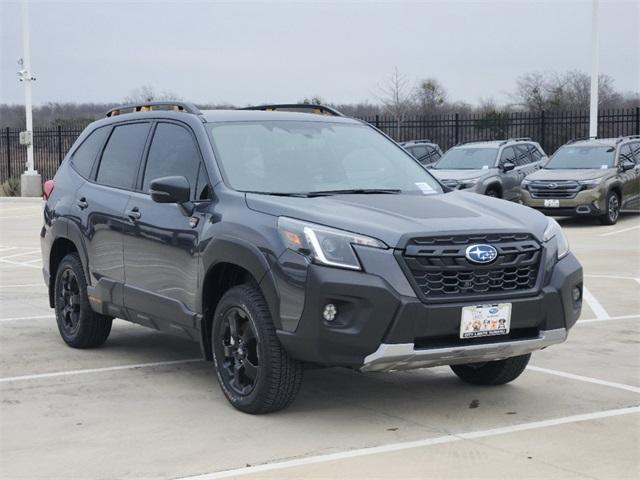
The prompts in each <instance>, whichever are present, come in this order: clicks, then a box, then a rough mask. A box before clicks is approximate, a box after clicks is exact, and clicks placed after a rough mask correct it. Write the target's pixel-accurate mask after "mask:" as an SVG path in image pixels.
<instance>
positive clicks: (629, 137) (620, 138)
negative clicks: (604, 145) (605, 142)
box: [616, 135, 640, 143]
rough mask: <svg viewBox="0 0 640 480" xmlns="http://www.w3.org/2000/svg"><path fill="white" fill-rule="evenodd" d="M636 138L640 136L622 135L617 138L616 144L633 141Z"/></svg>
mask: <svg viewBox="0 0 640 480" xmlns="http://www.w3.org/2000/svg"><path fill="white" fill-rule="evenodd" d="M636 138H640V135H622V136H620V137H618V139H617V140H616V143H620V142H624V141H625V140H635V139H636Z"/></svg>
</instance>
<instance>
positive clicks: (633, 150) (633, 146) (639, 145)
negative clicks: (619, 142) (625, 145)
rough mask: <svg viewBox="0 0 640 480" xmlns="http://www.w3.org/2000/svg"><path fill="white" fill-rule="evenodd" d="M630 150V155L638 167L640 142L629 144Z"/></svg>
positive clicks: (639, 163)
mask: <svg viewBox="0 0 640 480" xmlns="http://www.w3.org/2000/svg"><path fill="white" fill-rule="evenodd" d="M629 148H630V149H631V155H632V156H633V158H634V159H635V162H636V165H640V142H634V143H630V144H629Z"/></svg>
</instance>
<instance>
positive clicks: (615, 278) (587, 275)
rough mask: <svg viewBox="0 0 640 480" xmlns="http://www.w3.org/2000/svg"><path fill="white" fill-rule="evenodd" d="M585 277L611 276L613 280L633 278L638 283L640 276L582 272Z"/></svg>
mask: <svg viewBox="0 0 640 480" xmlns="http://www.w3.org/2000/svg"><path fill="white" fill-rule="evenodd" d="M584 276H585V277H589V278H611V279H613V280H635V281H636V282H638V283H640V277H634V276H633V275H600V274H594V273H588V274H586V273H585V274H584Z"/></svg>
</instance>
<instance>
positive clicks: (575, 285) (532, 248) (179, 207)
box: [41, 103, 582, 413]
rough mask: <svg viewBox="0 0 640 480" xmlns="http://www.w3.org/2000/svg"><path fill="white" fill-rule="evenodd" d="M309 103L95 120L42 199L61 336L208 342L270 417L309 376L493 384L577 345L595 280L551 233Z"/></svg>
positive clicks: (224, 374)
mask: <svg viewBox="0 0 640 480" xmlns="http://www.w3.org/2000/svg"><path fill="white" fill-rule="evenodd" d="M163 108H169V109H170V110H169V111H164V110H162V109H163ZM301 108H307V109H312V108H313V109H315V111H316V112H317V113H321V115H317V114H310V113H299V112H287V111H279V109H278V107H277V106H270V107H253V108H252V109H245V110H226V111H222V110H220V111H205V112H200V111H199V110H198V109H197V108H196V107H195V106H193V105H191V104H185V103H179V104H177V103H172V104H170V105H167V104H145V105H136V106H127V107H121V108H118V109H115V110H112V111H110V112H109V114H108V118H106V119H103V120H100V121H97V122H95V123H93V124H91V125H90V126H89V127H87V129H86V130H85V131H84V132H83V133H82V135H81V136H80V138H79V139H78V141H77V142H76V143H75V144H74V146H73V147H72V149H71V151H70V152H69V154H68V155H67V157H66V158H65V160H64V162H63V163H62V165H61V166H60V169H59V170H58V173H57V174H56V176H55V179H54V180H53V181H48V182H47V184H46V189H45V191H46V197H47V202H46V206H45V210H44V226H43V228H42V232H41V237H42V252H43V261H44V278H45V281H46V283H47V284H48V285H49V301H50V304H51V307H53V308H55V313H56V318H57V323H58V328H59V330H60V334H61V335H62V338H63V339H64V341H65V342H66V343H68V344H69V345H70V346H72V347H76V348H88V347H97V346H99V345H101V344H103V343H104V342H105V340H106V339H107V337H108V335H109V332H110V329H111V321H112V318H114V317H118V318H123V319H126V320H130V321H132V322H135V323H138V324H141V325H145V326H148V327H151V328H155V329H158V330H162V331H165V332H169V333H173V334H177V335H181V336H183V337H186V338H189V339H192V340H195V341H198V342H200V344H201V346H202V352H203V355H204V357H205V358H206V359H209V360H213V362H214V365H215V371H216V373H217V376H218V379H219V382H220V385H221V387H222V390H223V391H224V394H225V395H226V397H227V398H228V399H229V401H230V402H231V403H232V404H233V405H234V406H235V407H236V408H238V409H240V410H242V411H245V412H250V413H264V412H269V411H274V410H277V409H280V408H283V407H285V406H286V405H288V404H289V403H290V402H291V401H292V399H293V398H294V397H295V395H296V393H297V391H298V389H299V388H300V383H301V380H302V375H303V370H304V368H305V366H309V365H312V366H324V367H328V366H342V367H348V368H353V369H359V370H363V371H388V370H401V369H409V368H420V367H431V366H436V365H452V368H453V371H454V372H455V373H456V374H457V375H458V376H459V377H460V378H462V379H463V380H465V381H467V382H471V383H475V384H483V385H487V384H489V385H495V384H503V383H506V382H509V381H511V380H513V379H515V378H516V377H518V376H519V375H520V373H522V371H523V370H524V368H525V366H526V365H527V362H528V361H529V357H530V353H531V352H532V351H535V350H539V349H541V348H545V347H547V346H549V345H552V344H555V343H560V342H563V341H564V340H565V339H566V338H567V331H568V330H569V329H570V328H571V327H572V326H573V325H574V323H575V322H576V320H577V319H578V316H579V314H580V309H581V297H582V269H581V266H580V264H579V263H578V261H577V260H576V259H575V257H574V256H573V255H572V254H571V253H570V252H569V246H568V244H567V241H566V239H565V237H564V235H563V233H562V231H561V229H560V227H559V226H558V224H557V223H556V222H555V221H554V220H552V219H547V218H546V217H545V216H544V215H542V214H541V213H538V212H536V211H534V210H531V209H529V208H526V207H523V206H520V205H517V204H515V203H508V202H504V201H501V200H498V199H494V198H488V197H481V196H478V195H473V194H468V193H466V192H460V191H448V190H447V189H446V188H444V187H443V186H441V185H440V184H439V183H438V182H437V181H436V180H435V179H434V178H433V177H432V176H431V175H430V174H429V173H428V172H427V171H426V170H425V169H424V168H423V167H422V166H421V165H420V164H419V163H418V162H417V161H416V160H415V159H414V158H413V157H411V156H410V155H409V154H407V153H406V152H405V151H404V150H403V149H402V148H401V147H399V146H398V145H397V144H396V143H395V142H393V141H392V140H390V139H389V138H387V137H386V136H385V135H383V134H381V133H380V132H379V131H377V130H376V129H375V128H373V127H372V126H370V125H368V124H366V123H364V122H361V121H358V120H354V119H350V118H346V117H343V116H342V115H340V114H339V113H338V112H335V111H333V110H331V109H328V108H325V107H320V106H308V107H301ZM129 110H130V111H132V112H131V113H125V112H127V111H129ZM269 110H272V111H269Z"/></svg>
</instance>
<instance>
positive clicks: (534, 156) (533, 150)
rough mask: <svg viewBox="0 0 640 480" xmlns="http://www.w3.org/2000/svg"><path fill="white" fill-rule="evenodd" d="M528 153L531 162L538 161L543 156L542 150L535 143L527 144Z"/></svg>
mask: <svg viewBox="0 0 640 480" xmlns="http://www.w3.org/2000/svg"><path fill="white" fill-rule="evenodd" d="M529 154H530V155H531V161H532V162H538V161H540V159H541V158H542V157H543V155H542V152H541V151H540V150H538V147H536V146H535V145H529Z"/></svg>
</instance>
